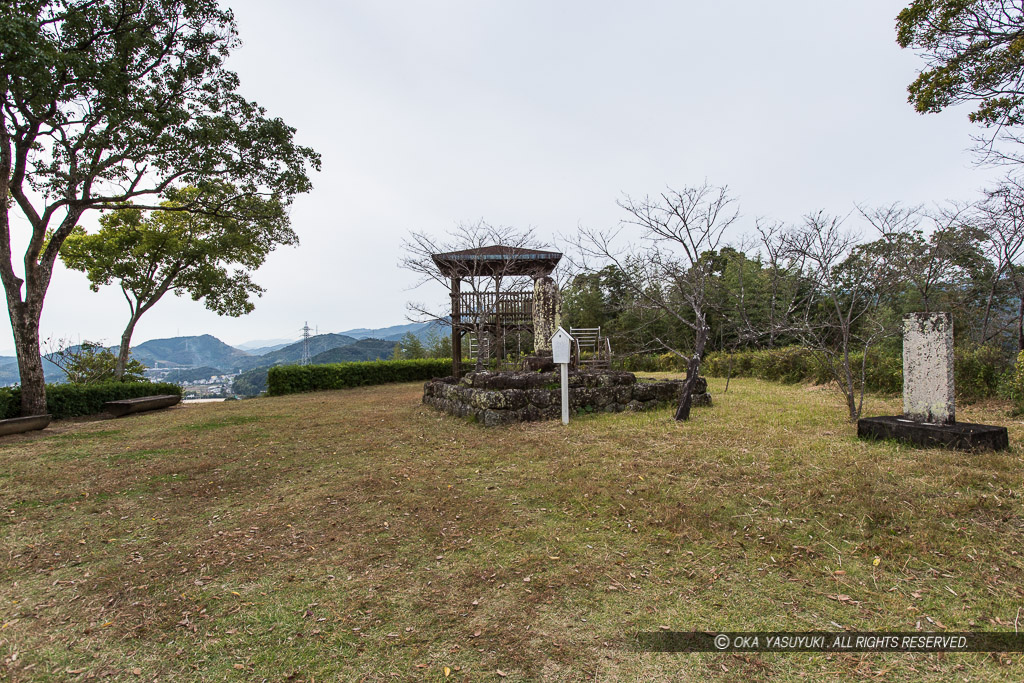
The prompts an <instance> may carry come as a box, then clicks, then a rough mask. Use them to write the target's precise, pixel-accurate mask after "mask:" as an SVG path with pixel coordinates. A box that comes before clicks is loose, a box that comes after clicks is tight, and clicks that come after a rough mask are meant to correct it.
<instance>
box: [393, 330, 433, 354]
mask: <svg viewBox="0 0 1024 683" xmlns="http://www.w3.org/2000/svg"><path fill="white" fill-rule="evenodd" d="M398 345H399V348H400V349H401V354H402V355H401V358H403V359H405V360H412V359H415V358H426V357H427V350H426V349H425V348H424V347H423V342H421V341H420V338H419V337H417V336H416V335H415V334H413V333H412V332H406V333H405V334H403V335H402V339H401V341H400V342H399V343H398Z"/></svg>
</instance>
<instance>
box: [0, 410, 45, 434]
mask: <svg viewBox="0 0 1024 683" xmlns="http://www.w3.org/2000/svg"><path fill="white" fill-rule="evenodd" d="M51 419H53V416H52V415H29V416H28V417H12V418H11V419H9V420H0V436H6V435H8V434H20V433H21V432H31V431H34V430H37V429H45V428H46V426H47V425H48V424H50V420H51Z"/></svg>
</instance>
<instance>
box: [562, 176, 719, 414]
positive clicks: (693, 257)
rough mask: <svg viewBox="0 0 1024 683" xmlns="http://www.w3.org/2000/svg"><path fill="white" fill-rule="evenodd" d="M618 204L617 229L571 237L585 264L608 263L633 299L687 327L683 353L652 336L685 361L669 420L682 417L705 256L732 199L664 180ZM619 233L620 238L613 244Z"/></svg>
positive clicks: (700, 312) (703, 307)
mask: <svg viewBox="0 0 1024 683" xmlns="http://www.w3.org/2000/svg"><path fill="white" fill-rule="evenodd" d="M619 206H620V207H621V208H622V209H623V210H624V211H625V212H626V214H627V215H626V218H625V219H623V220H622V221H621V223H620V224H619V226H618V228H617V229H614V230H611V231H599V230H587V229H582V230H581V231H580V234H579V237H578V238H577V239H576V240H574V244H575V245H576V247H577V249H578V251H579V253H580V257H581V259H582V262H583V263H584V264H587V262H588V261H589V262H590V266H591V269H592V268H599V267H601V266H603V265H606V264H609V263H610V264H612V265H615V266H616V267H617V268H618V269H619V270H620V271H621V272H622V273H623V280H624V283H625V284H626V286H627V287H628V288H629V290H630V291H631V292H632V294H633V296H634V298H635V300H636V301H637V302H639V303H640V305H641V306H643V307H646V308H647V309H648V310H651V311H656V312H658V313H659V314H660V315H662V316H666V317H668V318H669V319H671V320H673V321H675V322H677V323H679V324H681V325H683V326H685V327H687V328H689V329H690V330H692V332H693V348H692V349H690V350H688V351H689V352H688V353H687V352H685V351H684V350H683V349H679V348H676V345H674V344H673V343H671V342H670V341H669V340H666V339H662V338H660V337H655V338H654V342H655V343H657V344H658V345H660V346H661V347H662V348H663V349H664V350H666V351H668V352H670V353H674V354H676V355H678V356H679V357H681V358H683V359H684V360H686V362H687V373H686V382H685V383H684V385H683V395H682V398H681V399H680V401H679V406H678V408H677V409H676V413H675V419H676V420H687V419H689V417H690V407H691V405H692V400H693V389H694V387H695V386H696V382H697V378H698V377H699V374H700V363H701V360H702V358H703V356H704V348H705V346H706V344H707V341H708V336H709V333H710V330H709V327H708V323H707V316H708V305H709V304H708V301H709V298H708V285H709V283H710V280H711V277H712V269H713V264H712V261H711V259H710V258H708V256H709V252H715V251H716V250H717V249H718V247H719V245H720V244H721V242H722V237H723V234H724V233H725V231H726V230H727V229H728V228H729V227H730V226H731V225H732V224H733V223H735V221H736V220H737V218H738V216H739V213H738V210H737V207H736V200H735V199H734V198H733V197H731V196H730V195H729V192H728V188H727V187H724V186H723V187H715V186H713V185H709V184H708V183H706V182H705V183H704V184H703V185H700V186H697V187H687V188H684V189H682V190H673V189H671V188H670V189H667V190H666V191H664V192H662V193H661V194H659V195H657V196H655V197H653V198H652V197H644V198H642V199H634V198H632V197H629V196H626V197H625V198H624V199H623V200H621V201H620V202H619ZM621 240H626V241H627V242H628V246H620V241H621ZM595 262H596V263H595Z"/></svg>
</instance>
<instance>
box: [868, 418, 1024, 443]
mask: <svg viewBox="0 0 1024 683" xmlns="http://www.w3.org/2000/svg"><path fill="white" fill-rule="evenodd" d="M857 436H858V437H860V438H862V439H896V440H898V441H904V442H906V443H911V444H914V445H915V446H924V447H926V448H953V449H956V450H959V451H1003V450H1006V449H1007V448H1009V447H1010V436H1009V434H1008V433H1007V431H1006V427H996V426H993V425H979V424H971V423H969V422H956V423H954V424H950V425H943V424H930V423H927V422H914V421H913V420H908V419H907V418H905V417H903V416H897V415H893V416H886V417H865V418H862V419H860V420H858V421H857Z"/></svg>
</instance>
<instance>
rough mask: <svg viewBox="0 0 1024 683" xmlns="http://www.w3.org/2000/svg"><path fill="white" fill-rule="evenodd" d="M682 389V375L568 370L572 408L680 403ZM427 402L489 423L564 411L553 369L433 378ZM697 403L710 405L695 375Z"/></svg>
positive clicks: (541, 417)
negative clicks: (649, 377)
mask: <svg viewBox="0 0 1024 683" xmlns="http://www.w3.org/2000/svg"><path fill="white" fill-rule="evenodd" d="M682 391H683V381H682V380H655V381H642V382H638V381H637V379H636V376H635V375H634V374H633V373H631V372H614V371H604V372H570V373H569V410H570V412H572V413H580V412H585V413H593V412H608V413H617V412H621V411H624V410H631V411H636V410H651V409H653V408H658V407H661V406H664V405H669V404H676V403H678V402H679V399H680V396H681V394H682ZM423 403H425V404H427V405H429V406H433V407H434V408H437V409H438V410H441V411H444V412H446V413H448V414H450V415H456V416H458V417H466V418H471V419H474V420H476V421H477V422H479V423H481V424H484V425H487V426H493V425H501V424H511V423H514V422H531V421H536V420H555V419H559V418H560V417H561V414H562V398H561V387H560V385H559V379H558V374H557V373H554V372H524V373H491V372H471V373H467V374H466V375H464V376H463V377H462V378H461V379H460V380H456V379H455V378H454V377H443V378H438V379H433V380H431V381H429V382H427V383H426V384H425V385H424V386H423ZM693 404H694V405H695V406H700V405H711V395H710V394H708V393H707V381H706V380H705V379H704V378H703V377H699V378H698V379H697V386H696V387H695V388H694V395H693Z"/></svg>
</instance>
